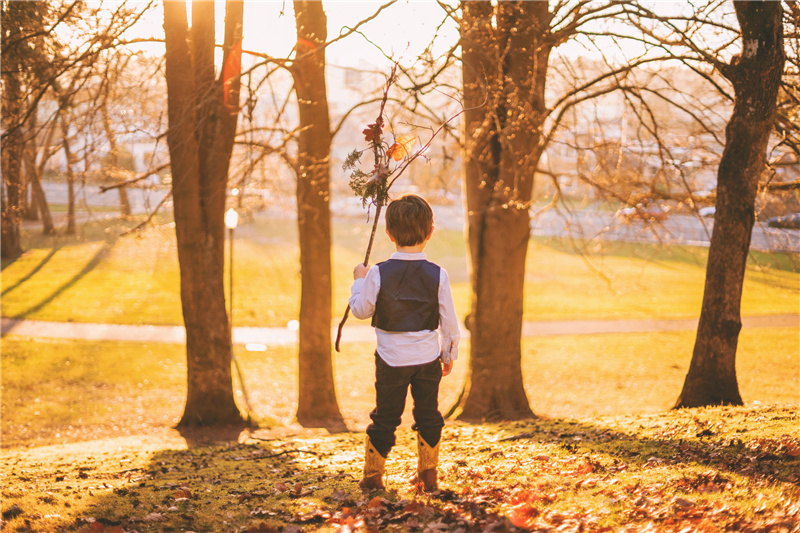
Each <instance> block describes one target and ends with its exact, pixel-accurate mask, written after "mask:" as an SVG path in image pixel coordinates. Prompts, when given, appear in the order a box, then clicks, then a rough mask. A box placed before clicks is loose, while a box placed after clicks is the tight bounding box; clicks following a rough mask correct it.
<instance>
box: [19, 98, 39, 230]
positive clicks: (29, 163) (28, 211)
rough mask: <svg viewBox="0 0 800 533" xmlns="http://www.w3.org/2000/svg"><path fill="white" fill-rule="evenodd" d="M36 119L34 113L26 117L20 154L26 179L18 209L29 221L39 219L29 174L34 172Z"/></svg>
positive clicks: (37, 206) (37, 205)
mask: <svg viewBox="0 0 800 533" xmlns="http://www.w3.org/2000/svg"><path fill="white" fill-rule="evenodd" d="M36 119H37V116H36V113H31V114H30V117H28V128H27V133H26V134H25V135H26V137H27V140H26V142H25V150H24V152H23V155H22V163H23V166H24V168H25V172H24V174H23V176H24V177H25V178H26V179H25V180H24V185H23V190H22V198H20V200H21V202H20V209H21V210H22V213H23V215H22V217H23V218H24V219H25V220H30V221H36V220H39V204H38V202H37V201H36V195H35V194H33V187H32V186H31V181H32V179H31V175H32V174H33V173H34V172H36Z"/></svg>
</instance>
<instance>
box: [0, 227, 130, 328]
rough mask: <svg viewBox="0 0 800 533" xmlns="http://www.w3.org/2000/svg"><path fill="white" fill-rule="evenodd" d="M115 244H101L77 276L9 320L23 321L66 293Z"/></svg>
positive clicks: (108, 242)
mask: <svg viewBox="0 0 800 533" xmlns="http://www.w3.org/2000/svg"><path fill="white" fill-rule="evenodd" d="M116 242H117V239H116V238H114V239H111V240H107V241H106V242H105V243H104V244H103V246H102V247H101V248H100V249H99V250H97V252H95V254H94V256H92V258H91V259H90V260H89V262H88V263H86V265H84V267H83V268H82V269H81V270H80V272H78V273H77V274H75V275H74V276H72V278H70V279H69V280H68V281H67V282H65V283H64V284H63V285H61V286H60V287H58V288H57V289H55V290H54V291H53V292H52V293H51V294H50V295H49V296H47V297H45V298H44V299H43V300H42V301H41V302H39V303H37V304H35V305H33V306H31V307H29V308H28V309H26V310H25V311H22V312H20V313H17V314H16V315H14V316H12V317H10V318H16V319H23V318H25V317H27V316H28V315H31V314H33V313H36V312H37V311H40V310H41V309H43V308H44V307H45V306H47V305H48V304H49V303H51V302H52V301H53V300H55V299H56V298H57V297H58V296H60V295H61V294H63V293H64V292H66V291H67V290H68V289H70V288H71V287H72V286H74V285H75V284H76V283H78V282H79V281H80V280H81V279H83V278H84V277H85V276H86V275H87V274H89V273H90V272H91V271H92V270H94V269H95V268H97V266H98V265H100V263H102V262H103V260H105V259H106V257H108V255H109V254H110V253H111V250H112V248H113V247H114V245H115V244H116ZM55 251H56V250H54V251H53V252H52V253H55ZM51 256H52V254H51ZM48 257H50V256H48ZM31 275H32V274H31ZM28 277H30V276H28ZM3 294H5V292H3Z"/></svg>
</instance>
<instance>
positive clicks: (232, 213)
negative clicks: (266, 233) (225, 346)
mask: <svg viewBox="0 0 800 533" xmlns="http://www.w3.org/2000/svg"><path fill="white" fill-rule="evenodd" d="M238 224H239V213H237V212H236V209H234V208H232V207H231V208H230V209H228V210H227V211H226V212H225V227H226V228H228V246H229V250H230V254H229V263H228V282H229V285H228V297H229V298H230V310H229V311H228V322H229V326H230V331H231V346H233V230H234V229H236V226H237V225H238Z"/></svg>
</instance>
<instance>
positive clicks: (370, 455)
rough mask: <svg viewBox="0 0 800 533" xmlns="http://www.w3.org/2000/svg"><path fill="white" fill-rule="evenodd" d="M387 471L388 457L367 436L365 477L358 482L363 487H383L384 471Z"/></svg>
mask: <svg viewBox="0 0 800 533" xmlns="http://www.w3.org/2000/svg"><path fill="white" fill-rule="evenodd" d="M385 471H386V458H385V457H384V456H382V455H381V454H380V453H379V452H378V450H376V449H375V447H374V446H373V445H372V442H371V441H370V440H369V437H367V444H366V451H365V453H364V478H363V479H362V480H361V481H359V482H358V486H359V487H360V488H362V489H365V490H367V489H383V488H385V487H384V486H383V473H384V472H385Z"/></svg>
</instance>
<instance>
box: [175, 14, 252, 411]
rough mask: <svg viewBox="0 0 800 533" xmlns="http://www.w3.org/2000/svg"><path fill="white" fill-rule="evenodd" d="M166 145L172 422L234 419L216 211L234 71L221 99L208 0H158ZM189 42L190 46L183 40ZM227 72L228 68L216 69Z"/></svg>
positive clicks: (221, 196)
mask: <svg viewBox="0 0 800 533" xmlns="http://www.w3.org/2000/svg"><path fill="white" fill-rule="evenodd" d="M242 8H243V5H242V2H232V1H229V2H227V9H226V19H225V44H224V47H223V56H224V59H225V61H227V59H228V58H229V57H230V55H231V50H232V48H233V46H234V44H236V43H237V42H239V41H240V40H241V35H242ZM164 31H165V37H166V77H167V91H168V100H169V101H168V113H169V130H168V132H167V143H168V145H169V152H170V161H171V166H172V194H173V199H174V212H175V233H176V236H177V243H178V262H179V265H180V275H181V304H182V307H183V317H184V324H185V326H186V360H187V382H188V393H187V398H186V406H185V408H184V412H183V417H182V418H181V421H180V423H179V425H181V426H194V425H222V424H239V423H241V422H242V416H241V414H240V413H239V410H238V409H237V407H236V404H235V402H234V398H233V381H232V374H231V337H230V325H229V322H228V316H227V312H226V309H225V294H224V289H223V287H224V280H223V263H224V243H225V231H224V229H225V228H224V224H223V217H224V211H225V196H226V185H227V174H228V166H229V164H230V157H231V152H232V150H233V141H234V135H235V133H236V122H237V119H238V97H239V73H240V72H239V70H238V69H235V72H234V73H233V74H234V76H233V79H232V82H231V83H230V86H229V87H228V91H229V94H230V95H231V98H232V101H233V105H231V106H228V105H226V104H225V103H224V101H223V79H222V78H223V74H221V75H220V79H219V80H215V79H214V3H213V2H210V1H204V2H199V1H195V2H193V5H192V31H191V39H187V37H190V35H189V32H188V24H187V20H186V5H185V3H184V2H174V1H165V2H164ZM190 42H191V48H190V46H189V43H190ZM223 72H227V73H230V69H223Z"/></svg>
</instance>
